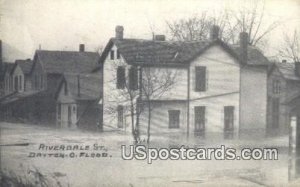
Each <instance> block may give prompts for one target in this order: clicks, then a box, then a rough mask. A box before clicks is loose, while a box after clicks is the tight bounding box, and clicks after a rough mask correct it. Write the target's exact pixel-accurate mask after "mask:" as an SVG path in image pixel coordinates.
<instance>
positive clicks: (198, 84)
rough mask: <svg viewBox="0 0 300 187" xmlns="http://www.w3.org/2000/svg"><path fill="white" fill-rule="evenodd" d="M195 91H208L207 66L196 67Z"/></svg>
mask: <svg viewBox="0 0 300 187" xmlns="http://www.w3.org/2000/svg"><path fill="white" fill-rule="evenodd" d="M195 91H198V92H203V91H206V67H205V66H197V67H195Z"/></svg>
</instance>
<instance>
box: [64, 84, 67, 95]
mask: <svg viewBox="0 0 300 187" xmlns="http://www.w3.org/2000/svg"><path fill="white" fill-rule="evenodd" d="M64 91H65V95H68V87H67V85H66V84H64Z"/></svg>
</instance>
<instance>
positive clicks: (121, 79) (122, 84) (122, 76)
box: [117, 66, 126, 89]
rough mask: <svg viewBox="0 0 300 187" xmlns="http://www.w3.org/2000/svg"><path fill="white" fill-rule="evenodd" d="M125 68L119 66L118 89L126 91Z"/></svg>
mask: <svg viewBox="0 0 300 187" xmlns="http://www.w3.org/2000/svg"><path fill="white" fill-rule="evenodd" d="M125 81H126V79H125V67H123V66H119V67H118V69H117V88H118V89H124V88H125V83H126V82H125Z"/></svg>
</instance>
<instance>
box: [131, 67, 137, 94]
mask: <svg viewBox="0 0 300 187" xmlns="http://www.w3.org/2000/svg"><path fill="white" fill-rule="evenodd" d="M129 88H130V89H131V90H137V89H138V69H137V68H136V67H134V66H132V67H131V68H130V69H129Z"/></svg>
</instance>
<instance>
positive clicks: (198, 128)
mask: <svg viewBox="0 0 300 187" xmlns="http://www.w3.org/2000/svg"><path fill="white" fill-rule="evenodd" d="M194 114H195V129H194V131H195V134H196V135H203V134H204V133H205V106H195V108H194Z"/></svg>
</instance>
